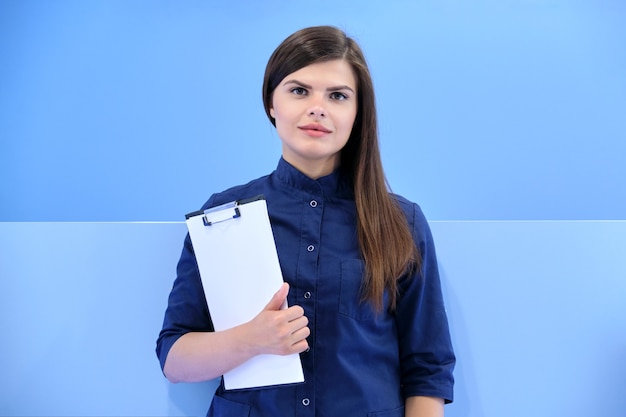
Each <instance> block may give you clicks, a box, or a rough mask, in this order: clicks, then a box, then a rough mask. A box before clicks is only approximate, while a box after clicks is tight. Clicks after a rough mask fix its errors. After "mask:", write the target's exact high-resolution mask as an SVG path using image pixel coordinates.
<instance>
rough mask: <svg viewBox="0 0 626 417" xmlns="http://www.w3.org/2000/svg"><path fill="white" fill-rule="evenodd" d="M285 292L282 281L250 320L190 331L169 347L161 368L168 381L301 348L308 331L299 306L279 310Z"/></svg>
mask: <svg viewBox="0 0 626 417" xmlns="http://www.w3.org/2000/svg"><path fill="white" fill-rule="evenodd" d="M288 293H289V285H288V284H283V285H282V286H281V287H280V289H279V290H278V291H277V292H276V293H275V294H274V296H273V297H272V299H271V300H270V302H269V303H267V305H266V306H265V308H264V309H263V310H262V311H261V312H260V313H259V314H257V316H256V317H255V318H254V319H252V320H251V321H249V322H247V323H244V324H242V325H239V326H236V327H233V328H232V329H228V330H224V331H220V332H190V333H187V334H184V335H183V336H181V337H180V338H179V339H178V340H177V341H176V342H175V343H174V345H173V346H172V348H171V349H170V351H169V353H168V355H167V359H166V361H165V366H164V369H163V370H164V372H165V375H166V377H167V378H168V379H169V380H170V381H172V382H198V381H207V380H209V379H213V378H217V377H219V376H221V375H223V374H224V373H226V372H228V371H230V370H231V369H233V368H235V367H237V366H239V365H241V364H242V363H244V362H245V361H247V360H248V359H250V358H252V357H254V356H256V355H260V354H264V353H271V354H276V355H289V354H292V353H300V352H303V351H305V350H306V349H307V348H308V347H309V345H308V343H307V341H306V338H307V337H308V336H309V334H310V333H311V332H310V330H309V328H308V327H307V325H308V323H309V320H308V319H307V318H306V316H305V315H304V310H303V309H302V307H300V306H293V307H289V308H287V309H283V310H281V307H282V306H283V305H284V303H285V300H286V299H287V294H288Z"/></svg>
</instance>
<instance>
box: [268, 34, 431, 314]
mask: <svg viewBox="0 0 626 417" xmlns="http://www.w3.org/2000/svg"><path fill="white" fill-rule="evenodd" d="M335 59H342V60H344V61H346V62H347V63H348V64H350V65H351V67H352V70H353V71H354V74H355V77H356V79H357V90H358V105H357V116H356V120H355V122H354V127H353V128H352V133H351V134H350V138H349V139H348V142H347V144H346V145H345V147H344V148H343V149H342V151H341V169H342V170H343V171H344V172H345V173H346V174H347V175H348V177H349V178H350V180H351V181H352V184H353V187H354V195H355V202H356V211H357V231H358V239H359V246H360V249H361V253H362V256H363V259H364V261H365V275H364V276H363V283H362V288H363V298H364V299H365V300H369V301H370V302H372V303H373V305H374V306H375V308H376V309H377V310H378V311H381V310H382V309H383V307H384V293H385V289H387V290H388V294H389V305H388V307H389V308H391V309H392V310H393V309H394V308H395V303H396V295H397V290H398V284H397V281H398V279H399V278H400V277H401V276H403V275H404V274H406V273H407V272H409V271H410V270H413V269H414V268H419V266H420V263H421V259H420V253H419V250H418V249H417V247H416V246H415V243H414V241H413V237H412V234H411V230H410V229H409V225H408V223H407V220H406V217H405V216H404V213H403V212H402V210H401V209H400V207H399V205H398V203H397V201H396V200H395V198H394V197H393V196H392V195H391V194H390V193H389V190H388V184H387V181H386V179H385V174H384V171H383V166H382V162H381V157H380V149H379V146H378V121H377V116H376V100H375V96H374V86H373V83H372V77H371V75H370V72H369V68H368V66H367V62H366V61H365V57H364V55H363V52H362V51H361V48H360V47H359V45H358V44H357V43H356V42H355V41H354V40H353V39H352V38H350V37H348V36H347V35H346V34H345V33H344V32H343V31H342V30H340V29H338V28H335V27H332V26H316V27H310V28H305V29H302V30H300V31H298V32H295V33H294V34H292V35H291V36H289V37H288V38H287V39H285V40H284V41H283V42H282V43H281V44H280V45H279V46H278V48H276V50H275V51H274V53H273V54H272V56H271V57H270V59H269V61H268V63H267V67H266V69H265V77H264V79H263V104H264V105H265V112H266V113H267V117H268V118H269V119H270V121H271V122H272V124H274V125H275V120H274V119H273V117H272V116H271V114H270V109H271V107H272V97H273V94H274V90H275V89H276V87H277V86H278V85H279V84H280V82H281V81H282V80H283V79H284V78H285V77H286V76H287V75H289V74H291V73H293V72H295V71H297V70H299V69H301V68H304V67H306V66H308V65H311V64H314V63H318V62H325V61H331V60H335Z"/></svg>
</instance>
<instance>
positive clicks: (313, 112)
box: [308, 105, 326, 118]
mask: <svg viewBox="0 0 626 417" xmlns="http://www.w3.org/2000/svg"><path fill="white" fill-rule="evenodd" d="M308 114H309V116H312V117H316V118H323V117H326V110H324V108H323V107H322V106H320V105H314V106H311V107H310V108H309V111H308Z"/></svg>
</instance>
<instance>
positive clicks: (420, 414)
mask: <svg viewBox="0 0 626 417" xmlns="http://www.w3.org/2000/svg"><path fill="white" fill-rule="evenodd" d="M404 416H405V417H443V399H442V398H435V397H409V398H407V399H406V401H405V404H404Z"/></svg>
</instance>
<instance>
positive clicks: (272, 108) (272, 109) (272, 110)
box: [270, 107, 276, 119]
mask: <svg viewBox="0 0 626 417" xmlns="http://www.w3.org/2000/svg"><path fill="white" fill-rule="evenodd" d="M270 116H272V119H276V116H274V107H270Z"/></svg>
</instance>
